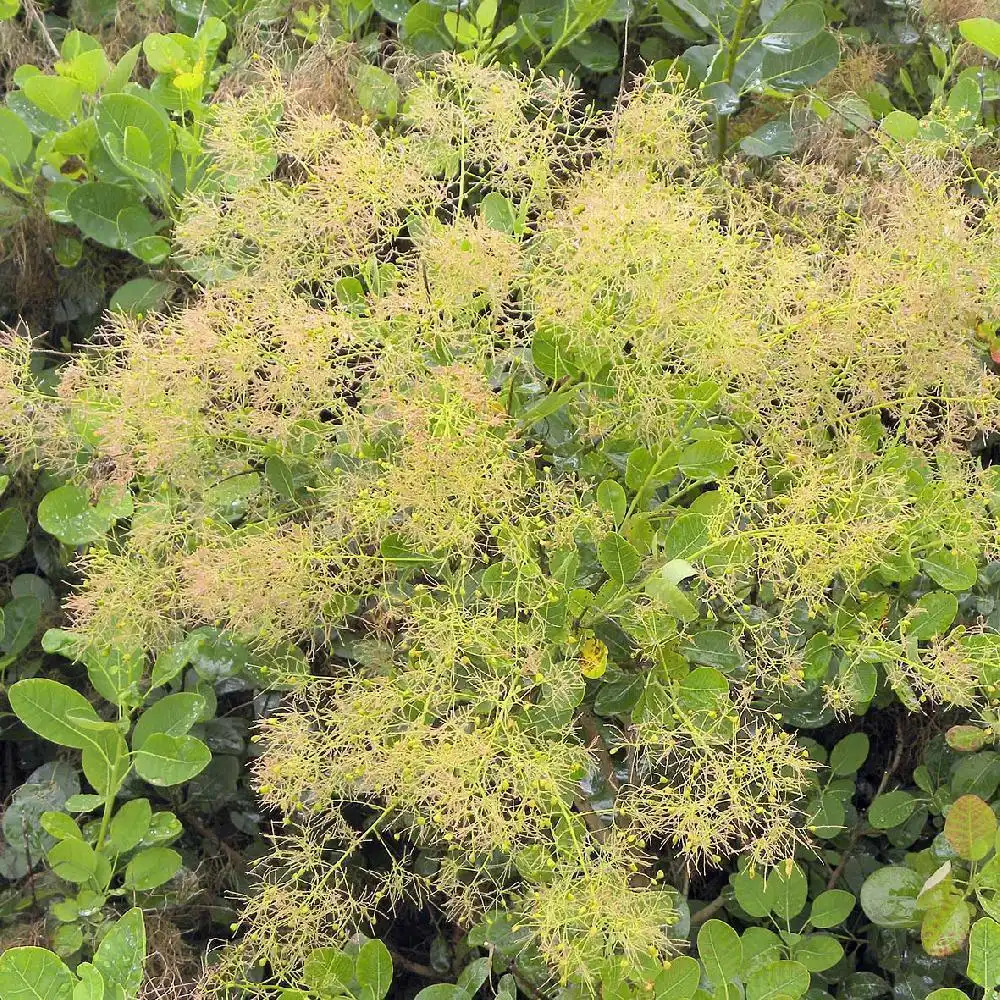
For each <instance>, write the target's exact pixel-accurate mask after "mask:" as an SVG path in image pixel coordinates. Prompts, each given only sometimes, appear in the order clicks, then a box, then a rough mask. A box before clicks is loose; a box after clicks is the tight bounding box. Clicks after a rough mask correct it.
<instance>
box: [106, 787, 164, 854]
mask: <svg viewBox="0 0 1000 1000" xmlns="http://www.w3.org/2000/svg"><path fill="white" fill-rule="evenodd" d="M152 819H153V810H152V807H151V806H150V804H149V799H131V800H130V801H128V802H126V803H125V804H124V805H123V806H122V807H121V808H120V809H119V810H118V811H117V812H116V813H115V814H114V816H113V817H112V819H111V823H110V824H109V825H108V839H107V845H108V847H109V848H110V850H111V851H112V852H114V853H115V854H125V853H127V852H128V851H131V850H132V848H134V847H137V846H138V844H139V842H140V841H141V840H142V838H143V837H145V836H146V834H147V833H148V832H149V826H150V823H151V822H152Z"/></svg>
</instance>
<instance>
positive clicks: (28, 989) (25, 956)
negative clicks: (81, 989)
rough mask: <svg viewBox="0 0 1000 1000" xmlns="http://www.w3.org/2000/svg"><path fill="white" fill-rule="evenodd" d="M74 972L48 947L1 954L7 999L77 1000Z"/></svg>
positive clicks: (1, 990)
mask: <svg viewBox="0 0 1000 1000" xmlns="http://www.w3.org/2000/svg"><path fill="white" fill-rule="evenodd" d="M75 982H76V980H75V979H74V977H73V973H71V972H70V971H69V969H67V968H66V966H65V965H64V964H63V962H62V961H61V960H60V959H59V958H58V957H56V956H55V955H53V954H52V952H51V951H48V950H47V949H45V948H8V949H7V950H6V951H4V953H3V954H2V955H0V996H2V997H3V1000H73V985H74V983H75Z"/></svg>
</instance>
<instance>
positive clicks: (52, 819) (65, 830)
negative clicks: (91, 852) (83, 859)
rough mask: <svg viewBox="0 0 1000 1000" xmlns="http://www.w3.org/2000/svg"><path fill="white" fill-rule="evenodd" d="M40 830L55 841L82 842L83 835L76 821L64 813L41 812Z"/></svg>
mask: <svg viewBox="0 0 1000 1000" xmlns="http://www.w3.org/2000/svg"><path fill="white" fill-rule="evenodd" d="M41 824H42V829H44V830H45V832H46V833H47V834H49V835H50V836H52V837H55V838H56V840H83V834H82V833H81V832H80V828H79V827H78V826H77V825H76V820H75V819H73V817H72V816H70V815H68V814H67V813H64V812H43V813H42V815H41Z"/></svg>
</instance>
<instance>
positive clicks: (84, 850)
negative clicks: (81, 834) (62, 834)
mask: <svg viewBox="0 0 1000 1000" xmlns="http://www.w3.org/2000/svg"><path fill="white" fill-rule="evenodd" d="M48 861H49V865H50V866H51V867H52V870H53V871H54V872H55V873H56V874H57V875H58V876H59V877H60V878H62V879H65V880H66V881H67V882H86V881H87V880H88V879H89V878H92V877H93V875H94V873H95V872H96V871H97V865H98V859H97V854H96V853H95V852H94V849H93V848H92V847H91V846H90V844H88V843H87V842H86V841H84V840H75V839H72V838H71V839H69V840H60V841H59V843H58V844H56V845H55V846H54V847H53V848H52V849H51V850H50V851H49V852H48Z"/></svg>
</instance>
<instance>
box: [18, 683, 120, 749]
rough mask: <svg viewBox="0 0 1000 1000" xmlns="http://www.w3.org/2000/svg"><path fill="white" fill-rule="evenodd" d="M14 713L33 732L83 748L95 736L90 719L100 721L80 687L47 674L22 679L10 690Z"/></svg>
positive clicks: (52, 741)
mask: <svg viewBox="0 0 1000 1000" xmlns="http://www.w3.org/2000/svg"><path fill="white" fill-rule="evenodd" d="M8 694H9V698H10V707H11V708H12V709H13V710H14V714H15V715H16V716H17V717H18V718H19V719H20V720H21V721H22V722H23V723H24V724H25V725H26V726H27V727H28V728H29V729H30V730H31V731H32V732H33V733H37V734H38V735H39V736H41V737H42V738H43V739H46V740H49V741H50V742H51V743H58V744H59V746H64V747H73V748H75V749H77V750H82V749H83V748H84V747H86V746H89V745H90V744H91V743H92V742H93V739H94V733H93V731H92V730H90V729H88V728H85V727H86V724H87V723H98V724H99V723H100V722H101V719H100V717H99V716H98V714H97V712H95V711H94V707H93V705H91V704H90V702H89V701H87V699H86V698H84V696H83V695H82V694H80V693H79V692H78V691H74V690H73V689H72V688H71V687H67V686H66V685H65V684H60V683H59V682H58V681H51V680H48V679H46V678H43V677H31V678H28V679H27V680H23V681H18V682H17V683H16V684H14V685H13V686H12V687H11V689H10V691H9V692H8Z"/></svg>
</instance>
